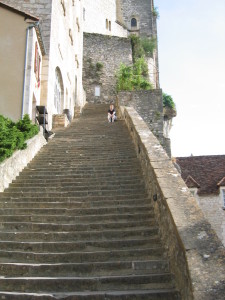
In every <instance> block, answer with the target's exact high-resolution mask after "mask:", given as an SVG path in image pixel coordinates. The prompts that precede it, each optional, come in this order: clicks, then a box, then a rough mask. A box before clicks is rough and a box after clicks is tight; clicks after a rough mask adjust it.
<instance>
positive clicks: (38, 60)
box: [34, 42, 41, 87]
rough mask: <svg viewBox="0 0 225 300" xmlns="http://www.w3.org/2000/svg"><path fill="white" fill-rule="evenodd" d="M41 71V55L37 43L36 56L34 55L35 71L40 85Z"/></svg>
mask: <svg viewBox="0 0 225 300" xmlns="http://www.w3.org/2000/svg"><path fill="white" fill-rule="evenodd" d="M40 71H41V57H40V55H39V52H38V43H37V42H36V43H35V57H34V73H35V77H36V80H37V83H38V87H39V86H40Z"/></svg>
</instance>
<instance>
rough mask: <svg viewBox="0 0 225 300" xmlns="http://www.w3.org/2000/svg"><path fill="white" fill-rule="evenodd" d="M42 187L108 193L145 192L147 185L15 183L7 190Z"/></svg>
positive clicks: (45, 188)
mask: <svg viewBox="0 0 225 300" xmlns="http://www.w3.org/2000/svg"><path fill="white" fill-rule="evenodd" d="M40 189H41V191H42V192H55V191H57V192H65V191H66V192H71V191H74V192H77V191H87V190H88V191H95V190H98V191H105V190H107V191H108V193H114V191H122V192H124V191H125V192H127V191H128V190H129V191H130V192H131V193H132V191H135V192H143V191H145V187H144V185H143V184H130V185H128V184H125V185H118V186H116V185H112V184H110V183H108V184H104V185H89V184H88V183H87V184H86V185H84V184H83V185H77V186H74V185H73V184H72V183H71V184H70V185H55V186H39V185H28V184H27V185H25V186H22V187H21V186H15V185H13V184H11V185H10V187H9V188H8V189H7V190H6V192H21V191H23V192H24V193H26V192H29V191H32V192H33V193H35V192H40Z"/></svg>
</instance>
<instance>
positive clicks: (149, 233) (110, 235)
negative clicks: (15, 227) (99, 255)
mask: <svg viewBox="0 0 225 300" xmlns="http://www.w3.org/2000/svg"><path fill="white" fill-rule="evenodd" d="M157 234H158V229H157V227H151V228H149V227H145V228H141V229H127V230H124V229H123V228H121V229H117V230H116V229H114V230H102V231H96V230H92V231H74V232H71V231H69V232H54V231H52V232H50V231H47V232H31V231H29V232H26V231H25V232H22V231H17V232H10V231H4V232H3V231H1V232H0V241H23V242H29V241H36V242H38V241H39V242H45V241H61V242H65V241H70V240H71V241H74V240H80V241H82V240H85V241H87V240H89V241H95V240H100V241H101V240H110V239H111V240H117V239H134V238H136V239H138V238H140V237H141V238H143V237H155V235H157Z"/></svg>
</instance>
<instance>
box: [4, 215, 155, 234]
mask: <svg viewBox="0 0 225 300" xmlns="http://www.w3.org/2000/svg"><path fill="white" fill-rule="evenodd" d="M146 225H148V226H151V227H152V226H155V220H154V218H149V220H147V221H145V220H144V221H142V220H140V221H136V222H135V221H133V222H132V221H125V222H121V221H117V222H108V223H106V222H102V223H84V224H79V223H76V222H74V224H67V223H61V224H60V222H58V223H34V222H19V221H17V222H1V223H0V230H1V231H2V232H4V231H13V232H17V231H23V232H25V231H26V232H27V231H28V232H29V231H32V232H36V231H38V232H43V231H44V232H46V231H47V230H49V231H64V232H69V231H89V230H103V229H104V230H113V229H119V228H123V229H124V230H126V229H129V228H136V229H143V227H145V226H146Z"/></svg>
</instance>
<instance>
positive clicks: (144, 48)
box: [131, 34, 157, 62]
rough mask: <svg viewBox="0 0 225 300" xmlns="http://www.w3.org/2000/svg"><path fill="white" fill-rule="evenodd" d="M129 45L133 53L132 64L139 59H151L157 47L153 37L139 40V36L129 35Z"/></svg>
mask: <svg viewBox="0 0 225 300" xmlns="http://www.w3.org/2000/svg"><path fill="white" fill-rule="evenodd" d="M131 45H132V53H133V62H135V61H136V60H137V59H138V58H141V57H145V56H147V57H151V56H152V55H153V52H154V50H155V49H156V46H157V40H156V38H155V37H152V38H147V37H145V38H140V37H139V36H137V35H135V34H132V35H131Z"/></svg>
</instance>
